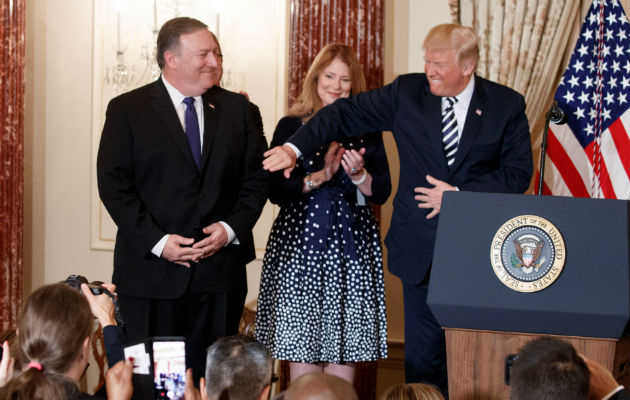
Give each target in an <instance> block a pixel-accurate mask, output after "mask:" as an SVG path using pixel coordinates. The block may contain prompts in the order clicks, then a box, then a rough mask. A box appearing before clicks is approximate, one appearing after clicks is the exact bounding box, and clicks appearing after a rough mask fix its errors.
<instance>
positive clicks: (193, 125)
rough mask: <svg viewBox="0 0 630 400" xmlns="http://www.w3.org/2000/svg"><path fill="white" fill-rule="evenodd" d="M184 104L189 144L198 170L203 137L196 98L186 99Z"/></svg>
mask: <svg viewBox="0 0 630 400" xmlns="http://www.w3.org/2000/svg"><path fill="white" fill-rule="evenodd" d="M184 104H186V114H185V116H184V123H185V124H186V137H187V138H188V144H189V145H190V149H191V150H192V154H193V158H194V159H195V164H197V168H199V167H200V164H201V136H200V134H199V120H198V119H197V111H196V110H195V98H194V97H186V98H185V99H184Z"/></svg>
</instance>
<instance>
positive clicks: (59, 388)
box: [0, 283, 131, 400]
mask: <svg viewBox="0 0 630 400" xmlns="http://www.w3.org/2000/svg"><path fill="white" fill-rule="evenodd" d="M103 286H105V287H106V288H107V289H108V290H110V291H112V292H113V291H114V290H115V286H113V285H109V284H104V285H103ZM81 291H82V292H83V294H81V293H79V292H78V291H76V290H74V289H73V288H71V287H70V286H67V285H65V284H61V283H59V284H53V285H46V286H43V287H41V288H39V289H37V290H36V291H35V292H33V294H31V295H30V296H29V298H28V299H27V300H26V304H25V305H24V309H23V310H22V313H21V315H20V319H19V321H18V335H17V341H16V345H17V346H18V347H19V359H20V361H21V365H23V371H22V372H21V373H19V374H16V375H15V376H13V377H12V378H11V379H10V380H7V379H6V378H7V377H10V376H11V371H10V369H11V368H10V364H11V362H12V361H11V360H10V355H9V345H8V343H5V344H3V350H4V351H3V357H2V361H0V386H2V383H3V382H2V380H3V379H4V380H5V381H6V385H4V386H3V387H2V388H1V389H0V399H9V398H10V399H29V400H30V399H61V398H68V399H96V398H99V397H96V396H91V395H88V394H86V393H81V392H80V391H79V387H78V383H79V380H80V379H81V377H82V376H83V374H84V373H85V370H86V369H87V365H88V358H89V353H90V339H91V335H92V328H93V321H94V317H93V315H94V316H95V317H96V318H97V319H98V320H99V323H100V324H101V325H102V326H103V328H104V329H103V333H104V335H105V344H106V346H107V347H106V351H107V355H108V358H109V359H110V366H112V364H114V362H116V360H118V359H122V358H123V356H122V353H123V350H122V342H121V340H120V339H121V333H120V331H119V330H118V328H117V326H116V320H115V318H114V304H113V302H112V300H111V299H110V298H109V297H107V296H103V295H101V296H94V295H93V294H92V293H91V292H90V290H89V289H88V287H87V286H86V285H82V286H81ZM108 344H109V346H108ZM7 357H9V358H7ZM124 368H126V367H125V366H123V365H121V366H118V367H115V368H112V370H113V371H112V372H111V373H108V374H109V378H108V381H111V382H115V380H113V377H114V375H115V374H116V371H118V370H120V369H124ZM112 385H114V386H113V387H112V388H111V390H112V396H111V397H110V398H111V399H128V398H130V396H131V392H130V389H131V386H130V385H127V386H123V387H118V386H116V385H115V383H112Z"/></svg>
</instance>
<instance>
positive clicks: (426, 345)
mask: <svg viewBox="0 0 630 400" xmlns="http://www.w3.org/2000/svg"><path fill="white" fill-rule="evenodd" d="M429 275H430V273H427V275H426V277H425V278H424V280H423V281H422V282H420V283H419V284H415V285H414V284H409V283H406V282H405V281H403V282H402V283H403V297H404V302H405V381H406V382H408V383H411V382H423V383H430V384H432V385H435V386H437V387H438V388H440V390H441V391H442V393H443V394H444V395H445V397H446V396H447V394H448V379H447V375H446V343H445V339H444V331H443V330H442V328H441V327H440V324H438V322H437V320H436V319H435V317H434V316H433V313H432V312H431V310H430V309H429V306H428V305H427V293H428V290H429Z"/></svg>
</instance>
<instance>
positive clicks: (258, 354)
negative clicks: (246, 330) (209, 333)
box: [206, 335, 272, 400]
mask: <svg viewBox="0 0 630 400" xmlns="http://www.w3.org/2000/svg"><path fill="white" fill-rule="evenodd" d="M271 369H272V361H271V355H270V354H269V351H267V348H266V347H265V346H263V345H262V344H260V343H259V342H257V341H255V340H254V339H252V338H250V337H249V336H245V335H236V336H228V337H224V338H221V339H219V340H217V341H216V342H214V343H213V344H212V346H210V347H209V348H208V355H207V357H206V385H207V387H206V392H207V394H208V397H209V398H211V399H219V398H221V399H223V398H226V399H230V400H248V399H254V398H256V397H258V396H259V395H260V394H261V393H262V391H263V389H264V388H265V386H267V385H270V384H271Z"/></svg>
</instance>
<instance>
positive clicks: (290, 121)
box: [256, 44, 391, 382]
mask: <svg viewBox="0 0 630 400" xmlns="http://www.w3.org/2000/svg"><path fill="white" fill-rule="evenodd" d="M363 90H365V78H364V76H363V72H362V71H361V66H360V65H359V62H358V60H357V57H356V55H355V53H354V52H353V50H352V49H351V48H350V47H348V46H345V45H341V44H330V45H328V46H326V47H324V48H323V49H322V50H321V51H320V52H319V54H318V55H317V57H316V58H315V60H314V61H313V64H312V65H311V68H310V69H309V71H308V73H307V75H306V79H305V81H304V87H303V89H302V93H301V94H300V96H299V97H298V100H297V103H296V104H295V105H294V106H293V107H292V108H291V110H289V116H287V117H284V118H282V119H281V120H280V121H279V122H278V126H277V127H276V130H275V132H274V135H273V140H272V142H271V147H272V148H273V147H274V146H277V145H282V144H283V143H285V142H286V140H287V139H288V138H289V137H290V136H291V135H292V134H293V133H295V131H297V130H298V129H299V128H300V127H301V126H302V125H303V123H304V122H305V121H306V120H308V118H309V117H311V116H312V115H313V114H314V113H316V112H317V111H318V110H319V109H320V108H322V107H324V106H326V105H328V104H330V103H332V102H334V101H335V100H336V99H338V98H340V97H348V96H350V95H351V93H358V92H360V91H363ZM270 192H271V194H270V199H271V201H272V202H273V203H275V204H278V205H280V206H281V208H280V213H279V215H278V217H277V218H276V220H275V222H274V224H273V227H272V229H271V233H270V236H269V240H268V243H267V250H266V253H265V257H264V261H263V272H262V279H261V287H260V295H259V299H258V310H257V315H256V338H257V339H258V340H259V341H261V342H262V343H264V344H265V345H266V346H267V347H268V348H269V350H270V352H271V354H272V356H273V357H274V358H277V359H281V360H289V361H290V362H291V364H290V365H291V380H292V381H294V380H296V379H297V378H298V377H299V376H300V375H302V374H304V373H308V372H316V371H319V372H325V373H330V374H334V375H337V376H340V377H342V378H344V379H346V380H348V381H350V382H352V380H353V378H354V363H356V362H357V361H371V360H376V359H379V358H385V357H387V324H386V317H385V291H384V284H383V256H382V252H381V244H380V234H379V227H378V225H377V223H376V221H375V219H374V215H373V214H372V210H371V208H370V206H369V203H375V204H382V203H384V202H385V200H387V197H389V194H390V192H391V182H390V175H389V166H388V164H387V157H386V154H385V149H384V147H383V140H382V138H381V134H380V133H375V134H370V135H364V136H363V137H359V138H357V137H354V138H352V139H348V140H347V141H345V142H343V143H337V142H333V143H331V144H330V145H329V146H326V147H323V148H322V149H320V151H319V152H318V153H316V154H315V155H314V156H313V157H312V158H309V159H305V160H302V161H301V162H299V165H298V166H297V167H296V168H295V169H294V170H293V172H292V173H291V177H290V178H289V179H285V178H284V176H283V175H282V171H280V172H277V173H273V174H271V191H270Z"/></svg>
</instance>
